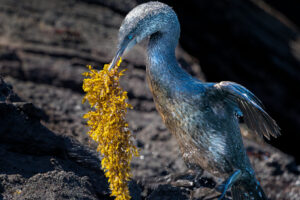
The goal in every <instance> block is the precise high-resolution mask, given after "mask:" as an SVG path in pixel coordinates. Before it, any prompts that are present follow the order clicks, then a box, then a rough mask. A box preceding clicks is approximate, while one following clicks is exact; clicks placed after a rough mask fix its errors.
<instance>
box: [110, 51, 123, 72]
mask: <svg viewBox="0 0 300 200" xmlns="http://www.w3.org/2000/svg"><path fill="white" fill-rule="evenodd" d="M124 50H125V48H119V49H118V51H117V53H116V55H115V57H114V58H113V59H112V61H111V63H110V65H109V68H108V70H111V69H112V68H113V67H114V66H115V65H116V64H117V62H118V61H119V60H120V58H121V56H122V55H123V53H124Z"/></svg>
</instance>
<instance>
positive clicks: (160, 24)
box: [112, 2, 279, 199]
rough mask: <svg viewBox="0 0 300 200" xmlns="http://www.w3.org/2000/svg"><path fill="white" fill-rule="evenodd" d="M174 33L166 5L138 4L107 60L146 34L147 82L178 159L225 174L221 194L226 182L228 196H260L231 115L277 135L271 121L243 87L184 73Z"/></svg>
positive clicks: (177, 29)
mask: <svg viewBox="0 0 300 200" xmlns="http://www.w3.org/2000/svg"><path fill="white" fill-rule="evenodd" d="M179 34H180V25H179V22H178V19H177V16H176V14H175V12H174V11H173V10H172V9H171V8H170V7H169V6H167V5H165V4H162V3H159V2H150V3H146V4H142V5H140V6H138V7H136V8H135V9H133V10H132V11H131V12H130V13H129V14H128V15H127V16H126V18H125V20H124V22H123V24H122V26H121V28H120V32H119V43H120V45H119V51H118V53H117V56H116V57H115V59H114V60H113V63H114V62H115V61H116V60H117V59H118V57H119V56H120V55H121V54H122V53H123V51H124V50H125V48H126V47H127V46H130V47H131V46H133V45H135V44H136V43H138V42H139V41H141V40H142V39H144V38H145V37H147V36H150V39H149V44H148V51H147V52H148V56H147V57H148V59H147V67H146V74H147V80H148V84H149V87H150V90H151V92H152V94H153V98H154V101H155V105H156V108H157V110H158V112H159V113H160V115H161V117H162V119H163V121H164V123H165V125H166V127H167V128H168V129H169V131H170V132H171V133H172V134H173V135H174V136H175V137H176V139H177V141H178V144H179V146H180V149H181V152H182V156H183V159H184V161H185V162H186V163H187V165H188V166H198V167H200V168H202V169H204V170H206V171H208V172H210V173H212V174H213V175H215V176H218V177H222V178H225V179H226V180H227V182H225V185H224V188H223V190H224V191H223V194H222V196H221V198H223V196H224V195H225V192H226V190H227V189H229V188H230V187H231V186H232V192H233V197H234V199H251V198H255V199H266V197H265V195H264V193H263V190H262V189H261V187H260V186H259V184H258V181H256V178H255V173H254V170H253V168H252V166H251V164H250V161H249V159H248V156H247V154H246V151H245V148H244V145H243V141H242V136H241V133H240V128H239V122H238V117H237V116H239V115H242V114H243V116H244V117H245V121H246V123H247V125H248V126H249V127H250V128H251V129H253V131H255V132H257V133H259V134H261V135H265V136H266V137H269V135H273V136H277V135H278V134H279V132H278V127H277V125H276V123H275V121H274V120H272V118H270V116H269V115H268V114H267V113H266V112H265V111H264V110H263V109H262V105H261V102H260V101H259V100H258V99H257V98H256V97H255V96H254V95H253V94H252V93H251V92H250V91H248V90H247V89H246V88H244V87H243V86H241V85H239V84H236V83H233V82H221V83H203V82H201V81H199V80H197V79H195V78H193V77H192V76H191V75H189V74H188V73H187V72H185V71H184V70H183V69H182V68H181V67H180V66H179V64H178V63H177V61H176V57H175V47H176V46H177V43H178V39H179ZM124 46H125V47H124ZM112 65H113V64H112ZM258 120H260V121H258Z"/></svg>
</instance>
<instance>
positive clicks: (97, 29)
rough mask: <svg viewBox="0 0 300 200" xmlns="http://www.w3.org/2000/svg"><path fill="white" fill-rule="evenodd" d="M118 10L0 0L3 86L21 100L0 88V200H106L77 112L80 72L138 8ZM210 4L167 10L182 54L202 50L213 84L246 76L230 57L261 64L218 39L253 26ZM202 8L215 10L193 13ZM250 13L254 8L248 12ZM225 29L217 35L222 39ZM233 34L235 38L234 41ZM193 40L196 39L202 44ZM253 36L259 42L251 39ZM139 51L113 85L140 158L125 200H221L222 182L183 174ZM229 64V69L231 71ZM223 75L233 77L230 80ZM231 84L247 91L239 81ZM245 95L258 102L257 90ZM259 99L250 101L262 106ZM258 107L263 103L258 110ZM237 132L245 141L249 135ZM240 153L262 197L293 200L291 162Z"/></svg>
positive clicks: (192, 68)
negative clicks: (122, 97)
mask: <svg viewBox="0 0 300 200" xmlns="http://www.w3.org/2000/svg"><path fill="white" fill-rule="evenodd" d="M120 2H121V1H115V0H113V1H104V0H65V1H58V0H53V1H39V0H28V1H13V0H0V21H1V25H0V74H2V75H5V81H6V82H7V83H10V84H11V85H13V86H14V90H15V92H16V93H17V94H18V95H19V97H17V95H16V94H15V93H13V91H12V90H11V86H9V85H8V84H6V83H4V82H3V80H2V79H0V102H1V103H0V199H2V198H3V199H41V198H42V199H72V198H73V199H84V198H86V199H113V198H112V197H110V196H109V190H108V184H107V181H106V179H105V177H104V175H103V172H102V171H101V170H100V166H99V159H98V157H99V156H98V155H97V154H95V151H94V149H95V144H94V143H93V142H92V141H90V140H89V138H88V137H87V135H86V134H85V133H86V131H87V127H86V126H85V123H86V122H85V121H84V120H83V119H82V115H83V114H84V113H85V112H87V111H88V110H89V105H88V104H84V105H82V104H81V99H82V97H83V92H82V89H81V85H82V79H83V76H82V75H81V73H82V72H84V71H86V68H85V65H87V64H91V65H96V66H100V67H99V68H101V66H103V64H104V63H108V62H109V61H110V59H111V58H112V56H113V53H114V50H115V49H114V47H115V45H116V41H117V32H118V28H119V25H120V23H121V21H122V19H123V17H124V15H125V14H126V13H127V12H128V11H129V10H130V9H131V8H132V7H134V6H135V5H137V4H138V3H140V2H144V1H142V0H127V1H126V2H127V3H128V4H127V3H126V4H125V3H124V2H123V1H122V3H120ZM193 2H196V1H193ZM218 2H219V3H216V4H214V3H210V2H208V1H206V0H204V1H197V5H195V6H194V4H191V2H190V3H189V4H187V5H190V6H191V5H192V6H194V9H195V10H196V11H195V12H190V11H189V10H188V11H183V13H184V15H185V14H186V16H183V15H182V11H181V10H180V9H179V8H182V9H185V8H186V6H182V4H181V3H178V4H177V3H176V5H173V6H174V8H175V9H176V10H177V12H178V14H179V17H180V21H181V24H182V28H183V30H182V34H183V35H182V40H181V42H182V44H184V45H185V47H188V46H189V45H190V47H195V48H196V47H199V48H200V47H201V49H200V53H201V55H200V54H195V55H196V56H199V55H200V56H199V58H201V60H200V61H201V62H202V63H203V66H205V68H206V72H212V73H214V75H215V77H211V76H212V75H211V73H208V75H209V79H210V80H213V78H218V79H221V78H222V76H223V75H226V76H228V75H232V77H234V76H235V75H237V74H240V75H243V74H245V73H244V72H243V71H242V72H241V71H240V69H241V68H238V67H236V66H238V64H237V63H239V62H242V61H245V60H242V59H241V58H245V57H241V56H236V55H240V54H243V55H244V54H245V55H248V57H247V56H246V58H247V59H246V61H247V62H244V64H245V66H246V67H249V66H252V65H253V63H256V62H257V63H260V64H261V63H262V64H264V59H255V62H254V61H253V62H252V61H251V60H252V56H249V55H250V54H249V53H248V54H246V52H245V49H247V48H249V46H247V45H246V46H244V45H243V44H244V43H240V45H237V46H234V50H231V49H230V48H229V50H228V48H227V47H229V46H232V45H233V44H232V43H234V42H233V41H234V40H226V38H227V37H228V38H232V37H234V38H235V37H237V36H239V34H238V32H239V30H240V29H239V28H240V27H244V28H245V30H244V29H243V30H244V32H242V33H248V32H247V30H249V29H251V26H249V29H247V28H248V27H247V25H245V26H239V23H238V22H239V20H243V19H242V18H241V19H239V18H238V19H239V20H237V21H235V20H234V19H237V18H236V17H237V16H240V15H241V14H243V13H244V12H243V10H238V9H237V10H236V9H234V7H233V8H232V9H233V11H234V12H232V13H229V14H228V15H227V14H226V13H227V12H226V10H222V9H221V10H220V11H222V12H215V11H214V9H217V8H218V9H220V8H222V6H224V5H226V6H228V7H229V8H231V7H230V5H231V4H230V3H229V1H228V2H227V1H218ZM224 2H225V3H224ZM232 2H235V3H236V2H237V1H232ZM247 2H248V1H247ZM170 3H171V4H172V3H174V1H172V2H170ZM206 4H207V5H211V4H213V6H206V7H198V6H201V5H206ZM241 4H243V3H241ZM247 5H253V4H248V3H247ZM218 6H219V7H218ZM253 7H254V8H255V9H257V8H256V6H255V5H253ZM242 8H243V7H242ZM199 9H200V10H202V11H203V12H202V11H201V12H200V11H199ZM218 9H217V10H218ZM237 13H238V14H237ZM250 13H251V12H250ZM196 14H197V15H203V18H201V21H197V23H198V24H200V23H201V24H202V23H203V22H205V21H207V23H206V24H204V25H205V26H208V28H207V29H205V30H203V29H199V30H197V29H196V28H195V27H196V24H197V23H194V21H193V20H191V21H190V18H189V17H190V16H192V17H194V16H196ZM216 14H218V15H216ZM245 14H247V12H245ZM248 14H249V13H248ZM209 16H210V17H209ZM224 16H225V17H224ZM226 16H227V17H226ZM251 16H252V15H251ZM253 17H254V19H256V23H257V22H258V21H260V20H258V19H259V18H256V17H255V15H254V16H253ZM193 19H194V18H193ZM251 19H252V18H251ZM268 19H269V18H268ZM232 20H233V22H236V23H237V24H236V26H233V27H232V28H233V29H227V28H228V27H231V26H228V27H227V26H225V27H224V26H220V27H219V26H218V28H215V24H219V25H220V24H221V25H222V24H223V22H226V23H227V25H230V23H229V22H231V21H232ZM212 22H214V23H212ZM275 22H276V20H275ZM276 23H277V22H276ZM210 24H211V26H210ZM254 24H255V23H254ZM189 27H190V28H189ZM226 27H227V28H226ZM259 27H264V26H262V25H261V26H259ZM223 28H225V29H224V31H223V30H222V31H221V29H223ZM196 30H197V31H196ZM231 30H235V31H237V32H235V31H233V32H231ZM258 30H259V29H258ZM223 33H226V34H225V35H224V34H223ZM232 33H235V34H234V36H233V35H232ZM250 33H253V32H249V34H246V35H247V36H249V35H250V36H251V34H250ZM222 34H223V35H222ZM253 34H254V33H253ZM254 35H255V34H254ZM192 36H196V37H200V42H199V41H198V39H197V40H195V39H194V38H193V37H192ZM225 36H226V37H225ZM250 36H249V37H246V38H247V39H246V40H245V43H246V44H248V43H247V42H249V43H250V44H252V45H253V46H254V47H257V46H256V44H257V45H259V44H260V43H256V42H254V43H251V41H252V40H251V37H250ZM260 36H264V34H262V35H258V36H257V37H258V38H260ZM249 38H250V39H249ZM198 42H199V43H198ZM144 46H145V44H142V45H139V46H136V47H135V48H134V49H133V50H132V52H130V53H128V54H127V55H125V56H124V58H125V60H124V62H123V63H122V66H126V68H128V71H127V72H126V75H125V76H124V77H123V79H122V80H121V83H122V85H123V87H124V89H126V90H127V91H129V93H128V96H129V99H130V103H131V104H132V105H133V106H134V109H133V110H129V112H128V116H127V119H128V121H129V124H130V128H131V129H132V131H133V134H134V135H135V136H136V141H137V145H138V147H139V149H140V157H138V158H135V159H134V160H133V163H132V174H133V181H132V182H131V184H130V191H131V192H132V196H133V199H193V200H197V199H217V196H218V195H219V193H218V192H216V190H215V186H216V185H217V184H218V183H220V182H221V181H222V180H219V179H218V178H216V177H212V176H211V175H209V174H207V173H204V174H203V176H202V177H201V178H200V179H199V180H195V172H193V171H188V170H187V169H186V167H185V165H184V163H183V161H182V159H181V156H180V153H179V150H178V146H177V142H176V140H175V138H174V137H173V136H172V135H171V134H170V133H169V132H168V131H167V129H166V128H165V126H164V124H163V123H162V120H161V118H160V117H159V115H158V114H157V112H156V110H155V106H154V103H153V100H152V96H151V93H150V91H149V89H148V88H147V84H146V80H145V67H144V58H145V49H144ZM250 46H251V45H250ZM253 46H251V47H253ZM207 47H210V48H207ZM225 47H226V48H225ZM203 49H204V50H203ZM257 49H259V48H254V50H255V51H253V52H251V55H259V54H260V51H256V50H257ZM193 52H194V51H193ZM279 52H280V51H279ZM220 55H221V56H220ZM177 58H178V60H179V62H180V64H181V65H182V66H183V67H184V68H185V69H186V70H187V71H188V72H189V73H191V74H192V75H193V76H196V77H198V78H201V79H202V80H203V79H204V75H203V73H202V72H201V68H200V66H199V62H198V60H196V59H194V58H193V57H192V56H190V55H189V54H187V53H186V52H185V51H184V50H182V49H181V48H178V49H177ZM258 58H259V57H258ZM259 61H260V62H259ZM210 62H211V63H212V64H214V65H211V64H210ZM232 62H234V63H235V62H236V63H235V64H234V65H232V66H231V63H232ZM274 62H275V61H274ZM207 63H209V64H207ZM225 64H226V65H225ZM250 64H251V65H250ZM262 64H261V65H258V66H262ZM224 66H226V71H225V72H226V73H225V72H224V69H225V68H223V67H224ZM243 66H244V65H243ZM210 67H215V68H212V69H210ZM217 67H220V68H217ZM221 67H222V68H221ZM230 67H233V68H232V69H231V68H230ZM214 69H218V70H214ZM229 69H230V70H229ZM227 70H228V71H227ZM231 70H233V71H235V70H237V71H235V72H234V73H231V72H232V71H231ZM246 75H247V76H248V74H247V73H246ZM246 75H245V76H246ZM236 77H239V80H242V81H239V82H240V83H243V84H245V82H244V81H243V80H246V79H245V77H244V76H238V75H237V76H236ZM246 78H247V77H246ZM222 79H223V78H222ZM231 80H234V79H231ZM268 80H269V79H268ZM272 80H273V79H272ZM251 81H252V79H251ZM264 83H265V82H264ZM270 84H272V83H270ZM245 85H246V86H249V85H247V84H245ZM266 85H268V84H266ZM250 86H251V87H249V88H250V89H253V88H254V89H255V88H260V87H258V86H264V84H261V83H260V82H259V83H258V85H257V84H254V83H253V86H252V84H251V85H250ZM272 88H273V86H272ZM253 91H254V92H255V93H257V90H253ZM261 91H263V90H261ZM272 91H274V90H272ZM279 91H282V93H280V95H281V94H286V92H289V91H290V90H288V91H285V90H281V89H280V90H279ZM262 93H264V92H260V93H259V94H258V96H259V97H263V95H261V94H262ZM268 94H269V93H267V92H266V95H268ZM265 99H266V98H263V99H262V100H263V101H264V102H266V100H265ZM272 99H273V96H272V95H270V97H268V98H267V103H266V104H267V107H269V106H268V105H271V104H272V102H275V103H274V105H276V102H277V101H274V100H272ZM276 99H277V98H276ZM21 100H23V101H21ZM271 100H272V101H271ZM269 103H271V104H269ZM286 105H288V104H285V105H280V106H282V107H280V108H278V109H281V108H283V107H284V106H286ZM268 110H269V109H268ZM275 110H276V109H275ZM275 112H277V111H275ZM295 112H296V110H295ZM295 112H294V111H293V110H292V112H291V113H292V114H291V115H290V116H289V117H291V118H292V117H293V116H295V120H296V119H298V118H297V116H298V115H297V114H295ZM285 115H286V116H288V115H289V114H288V113H285ZM40 121H41V123H40ZM243 130H244V129H243ZM244 133H245V134H248V132H247V131H244ZM294 133H295V134H296V133H298V132H297V131H295V132H294ZM250 134H251V133H249V134H248V135H250ZM278 141H279V142H280V141H281V140H280V139H278ZM245 145H246V148H247V152H248V154H249V157H250V160H251V162H252V163H253V166H254V168H255V171H256V173H257V177H258V179H259V180H260V181H261V184H262V186H263V188H264V189H265V192H266V193H267V195H268V197H270V198H271V199H280V200H285V199H286V200H298V199H300V196H299V194H300V184H299V183H300V179H299V175H300V169H299V166H298V165H297V163H295V161H294V159H293V158H292V157H290V156H288V155H286V154H283V153H281V152H280V151H278V150H277V149H275V148H272V147H271V146H269V145H267V144H264V143H261V141H260V144H259V145H258V144H257V143H255V142H253V141H252V140H248V139H246V140H245ZM135 181H136V182H138V185H137V184H136V183H135ZM228 198H230V196H228Z"/></svg>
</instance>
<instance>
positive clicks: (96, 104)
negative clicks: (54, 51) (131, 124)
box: [82, 59, 138, 200]
mask: <svg viewBox="0 0 300 200" xmlns="http://www.w3.org/2000/svg"><path fill="white" fill-rule="evenodd" d="M120 63H121V59H120V61H119V62H118V63H117V65H116V66H115V67H113V68H112V69H111V70H108V68H109V65H108V64H106V65H104V68H103V70H101V71H97V70H94V69H93V68H92V66H88V68H89V72H85V73H83V75H84V76H85V77H86V78H85V79H84V81H83V86H82V88H83V90H84V92H86V94H85V96H84V97H83V99H82V103H84V102H85V101H88V102H89V104H90V106H91V108H92V110H90V111H89V112H88V113H86V114H85V115H84V116H83V118H85V119H87V120H88V121H87V125H88V126H89V128H90V129H89V131H88V135H89V136H90V137H91V138H92V139H93V140H94V141H95V142H96V143H97V144H98V147H97V151H99V152H100V153H101V155H102V156H103V158H102V161H101V165H102V168H103V170H104V172H105V176H106V177H107V178H108V182H109V184H110V189H111V195H112V196H115V197H116V198H115V199H116V200H129V199H130V198H131V197H130V194H129V189H128V185H127V182H128V181H129V179H130V177H131V174H130V162H131V159H132V156H133V155H135V156H138V150H137V148H136V147H135V146H134V144H133V142H132V135H131V133H130V131H129V129H128V123H127V122H126V120H125V116H126V113H127V108H132V106H131V105H130V104H128V103H127V99H128V97H127V92H126V91H124V90H123V89H122V88H121V87H120V84H119V79H120V77H121V76H122V75H123V72H124V71H125V70H122V71H120V72H119V71H118V68H119V66H120Z"/></svg>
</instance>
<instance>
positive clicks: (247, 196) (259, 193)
mask: <svg viewBox="0 0 300 200" xmlns="http://www.w3.org/2000/svg"><path fill="white" fill-rule="evenodd" d="M231 193H232V197H233V200H252V199H255V200H268V198H267V196H266V195H265V193H264V191H263V189H262V187H261V186H260V184H259V182H258V181H257V180H256V179H255V178H253V179H251V180H238V181H237V182H236V183H234V185H233V186H232V188H231Z"/></svg>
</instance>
